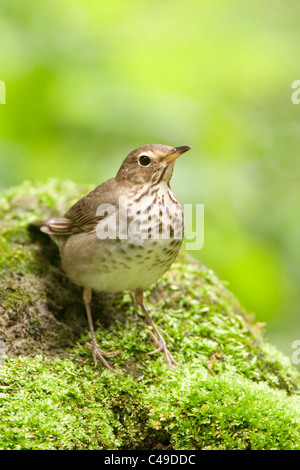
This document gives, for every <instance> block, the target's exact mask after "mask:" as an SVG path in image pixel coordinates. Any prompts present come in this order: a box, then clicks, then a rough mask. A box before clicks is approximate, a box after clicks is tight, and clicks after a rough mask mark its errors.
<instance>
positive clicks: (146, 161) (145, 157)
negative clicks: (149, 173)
mask: <svg viewBox="0 0 300 470" xmlns="http://www.w3.org/2000/svg"><path fill="white" fill-rule="evenodd" d="M150 163H151V158H149V157H148V155H141V156H140V158H139V164H140V165H142V166H148V165H150Z"/></svg>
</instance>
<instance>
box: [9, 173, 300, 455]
mask: <svg viewBox="0 0 300 470" xmlns="http://www.w3.org/2000/svg"><path fill="white" fill-rule="evenodd" d="M88 189H89V188H87V187H83V188H78V187H77V186H76V185H75V184H73V183H72V182H59V181H56V180H50V181H48V182H46V183H45V184H32V183H29V182H25V183H24V184H23V185H21V186H19V187H17V188H11V189H9V190H8V191H6V192H4V193H2V195H0V214H1V229H0V230H1V231H0V243H1V244H0V254H1V256H0V291H1V301H0V339H1V340H3V341H4V342H5V344H6V354H7V356H8V358H7V360H6V362H4V363H3V364H2V365H0V448H2V449H164V448H169V449H299V447H300V445H299V443H300V439H299V431H300V418H299V416H300V413H299V411H300V397H299V394H298V393H299V388H298V385H299V374H298V372H297V371H296V370H295V369H293V367H292V366H291V364H290V361H289V359H288V358H287V357H285V356H284V355H283V354H281V353H280V351H278V350H277V349H276V348H275V347H274V346H272V345H271V344H269V343H268V342H267V341H266V340H265V338H264V336H263V332H262V328H261V325H259V324H255V322H254V321H253V318H252V317H251V316H249V315H248V314H247V313H246V312H245V310H244V309H243V308H242V307H241V305H240V304H239V302H238V300H237V299H236V298H235V297H234V295H233V294H232V293H231V292H230V291H229V290H228V288H227V287H226V286H225V285H224V283H222V282H221V281H220V280H219V279H218V278H217V277H216V276H215V274H214V273H213V272H212V271H211V270H210V269H208V268H207V267H205V266H203V265H201V264H200V263H198V262H195V261H194V260H193V259H191V258H190V257H189V256H187V255H186V254H184V253H181V254H180V256H179V257H178V260H177V261H176V263H175V264H174V265H173V267H172V269H171V270H170V271H169V272H168V273H166V274H165V275H164V276H163V278H162V279H161V280H160V282H159V283H157V284H156V285H155V286H153V287H152V289H150V290H149V291H148V292H147V295H146V302H147V304H148V305H149V306H150V310H151V314H152V315H153V317H154V319H155V320H156V323H157V324H158V325H159V327H160V328H161V329H162V330H163V331H164V333H165V336H166V338H167V340H168V343H169V345H170V349H171V351H172V353H173V354H174V356H175V358H176V360H177V361H178V362H179V363H180V366H179V367H178V368H176V370H175V372H174V373H172V372H171V371H170V370H169V369H168V367H167V366H166V364H165V363H164V359H163V357H162V356H161V355H159V354H156V355H154V356H149V355H146V354H145V353H146V352H149V351H151V349H152V345H151V344H150V342H149V338H148V335H147V326H146V325H145V323H144V319H143V317H142V315H141V314H140V313H139V312H138V311H137V309H136V307H135V306H134V304H133V302H132V299H131V296H130V295H129V293H122V294H118V295H114V296H112V295H108V294H97V295H95V296H94V298H93V303H92V310H93V318H94V322H95V324H96V326H97V332H96V333H97V337H98V340H99V343H100V344H101V347H103V349H106V350H108V349H110V348H112V349H114V348H117V349H119V350H120V351H121V354H120V355H119V356H115V357H114V358H113V359H111V360H112V361H113V363H114V366H115V367H116V368H117V369H118V371H119V374H118V375H117V376H116V375H113V374H111V373H110V372H109V371H108V370H106V369H104V368H103V367H101V365H99V366H98V367H97V368H95V367H94V365H93V361H92V358H91V354H90V351H89V350H86V349H85V348H84V346H83V345H84V342H85V340H86V339H87V338H88V327H87V321H86V316H85V311H84V307H83V304H82V298H81V297H82V292H81V289H80V288H78V287H76V286H74V285H73V284H72V283H71V282H70V281H69V280H68V279H67V278H66V277H65V275H64V273H63V272H62V271H61V268H60V262H59V256H58V253H57V250H56V247H55V246H54V244H53V243H52V242H51V241H50V240H49V238H48V237H47V236H45V235H43V234H40V233H38V231H35V230H34V229H28V224H29V223H30V222H33V221H34V220H36V219H41V218H46V217H49V216H51V215H52V214H55V213H62V212H64V210H66V209H67V208H68V207H69V206H70V205H71V204H72V203H73V202H74V201H75V200H77V199H78V198H79V197H80V196H81V195H82V194H84V193H86V191H87V190H88Z"/></svg>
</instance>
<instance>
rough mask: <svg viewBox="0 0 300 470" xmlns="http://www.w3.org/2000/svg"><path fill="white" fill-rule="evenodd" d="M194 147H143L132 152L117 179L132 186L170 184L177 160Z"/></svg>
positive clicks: (153, 145) (157, 145)
mask: <svg viewBox="0 0 300 470" xmlns="http://www.w3.org/2000/svg"><path fill="white" fill-rule="evenodd" d="M191 148H192V147H189V146H187V145H185V146H183V147H170V146H168V145H161V144H150V145H143V146H142V147H139V148H137V149H135V150H133V151H132V152H130V153H129V154H128V155H127V157H126V158H125V160H124V161H123V163H122V165H121V167H120V169H119V171H118V173H117V176H116V179H117V180H118V181H127V182H129V183H132V184H147V183H150V184H157V183H160V182H161V181H165V182H166V183H167V184H168V183H169V181H170V179H171V176H172V173H173V168H174V163H175V161H176V159H177V158H178V157H179V156H180V155H182V154H183V153H185V152H187V151H188V150H190V149H191Z"/></svg>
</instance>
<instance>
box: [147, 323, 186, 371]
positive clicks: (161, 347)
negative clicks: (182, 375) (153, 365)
mask: <svg viewBox="0 0 300 470" xmlns="http://www.w3.org/2000/svg"><path fill="white" fill-rule="evenodd" d="M148 334H149V336H150V338H151V339H152V341H153V343H154V344H155V346H157V348H156V349H155V350H154V351H150V352H148V353H147V354H149V355H151V354H155V353H157V352H160V351H161V352H162V353H163V355H164V356H165V359H166V362H167V364H168V366H169V367H170V369H171V370H174V366H179V364H178V362H176V361H175V359H174V357H173V356H172V354H171V353H170V351H169V350H168V348H167V343H166V342H165V340H164V338H163V337H162V336H161V334H159V337H158V338H157V337H156V336H155V335H154V334H153V333H152V332H151V331H148Z"/></svg>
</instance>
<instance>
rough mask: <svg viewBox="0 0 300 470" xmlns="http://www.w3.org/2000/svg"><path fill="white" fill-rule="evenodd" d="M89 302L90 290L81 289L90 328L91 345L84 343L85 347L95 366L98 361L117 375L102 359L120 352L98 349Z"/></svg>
mask: <svg viewBox="0 0 300 470" xmlns="http://www.w3.org/2000/svg"><path fill="white" fill-rule="evenodd" d="M91 300H92V289H90V288H89V287H85V288H84V289H83V302H84V305H85V309H86V314H87V318H88V322H89V327H90V333H91V337H92V344H90V343H85V346H86V347H87V348H89V349H91V350H92V352H93V358H94V362H95V366H96V365H97V362H98V360H99V361H101V362H102V364H103V365H104V366H105V367H107V368H108V369H109V370H110V371H111V372H115V373H117V371H115V369H113V368H112V367H111V366H110V365H109V364H108V362H107V361H106V360H105V359H104V357H103V356H115V355H116V354H119V352H120V351H111V352H105V351H102V350H101V349H100V348H99V346H98V343H97V341H96V337H95V332H94V326H93V320H92V314H91Z"/></svg>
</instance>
